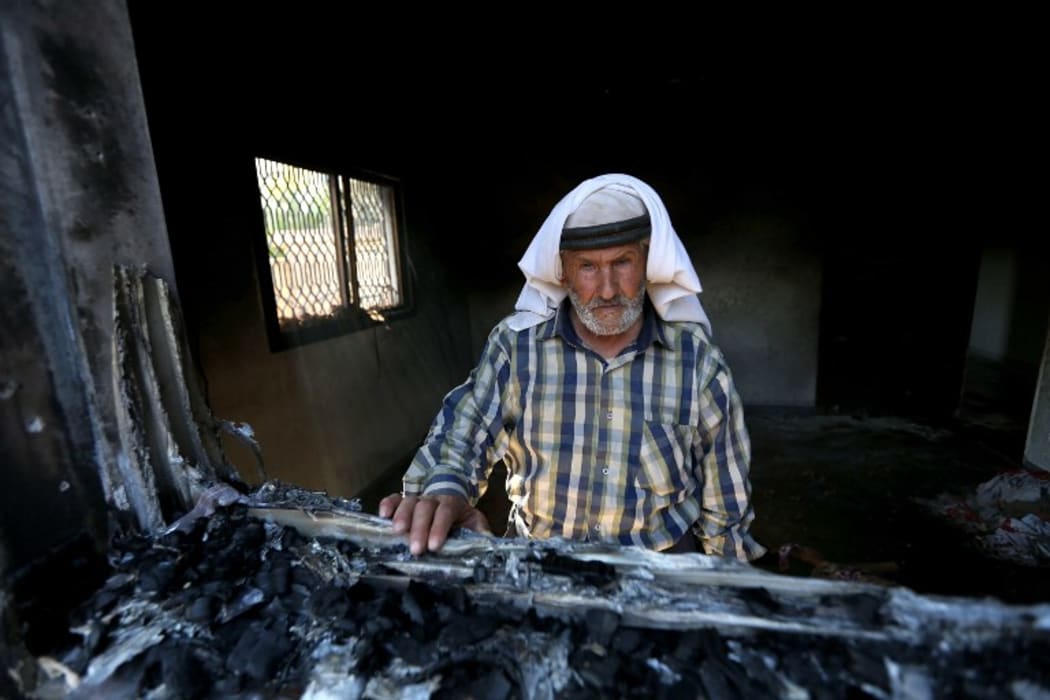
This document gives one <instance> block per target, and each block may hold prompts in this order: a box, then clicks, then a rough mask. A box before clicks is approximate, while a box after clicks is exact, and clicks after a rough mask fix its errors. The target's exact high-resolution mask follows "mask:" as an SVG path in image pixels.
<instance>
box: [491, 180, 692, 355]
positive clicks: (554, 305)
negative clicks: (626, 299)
mask: <svg viewBox="0 0 1050 700" xmlns="http://www.w3.org/2000/svg"><path fill="white" fill-rule="evenodd" d="M605 187H609V188H613V189H616V190H620V191H623V192H630V193H633V194H635V195H637V196H638V197H639V198H641V200H642V202H643V203H644V204H645V208H646V209H648V210H649V219H650V221H651V223H652V227H653V230H652V234H651V236H650V239H649V262H648V265H647V266H646V292H647V294H648V296H649V299H650V300H651V301H652V303H653V307H654V308H655V309H656V313H657V314H659V315H660V318H662V319H664V320H665V321H693V322H696V323H699V324H701V325H703V327H704V330H706V331H707V334H708V335H711V322H710V321H709V320H708V318H707V314H706V313H704V307H703V306H701V305H700V299H699V297H697V294H699V293H700V290H701V289H702V288H701V286H700V278H699V277H697V274H696V270H694V269H693V263H692V261H691V260H690V259H689V254H688V253H687V252H686V250H685V246H683V245H682V241H681V240H680V239H679V238H678V234H677V233H675V230H674V228H673V227H672V226H671V218H670V216H668V214H667V208H666V207H665V206H664V203H663V201H662V200H661V199H660V196H659V195H658V194H656V192H655V191H654V190H653V188H652V187H650V186H649V185H647V184H645V183H644V182H642V181H641V180H639V179H638V178H635V177H631V176H630V175H622V174H618V173H612V174H608V175H599V176H598V177H594V178H591V179H590V180H584V181H583V182H581V183H580V184H579V185H577V186H576V189H574V190H573V191H572V192H569V194H567V195H565V197H563V198H562V200H561V201H560V202H558V203H557V204H556V205H555V206H554V209H552V210H551V213H550V215H549V216H547V220H546V221H544V222H543V225H542V226H540V230H539V231H538V232H537V233H536V236H535V237H534V238H533V239H532V243H530V244H529V247H528V249H526V251H525V255H524V256H522V258H521V260H519V261H518V267H519V268H520V269H521V271H522V272H523V273H524V274H525V286H524V287H523V288H522V290H521V294H519V295H518V301H517V302H516V303H515V304H514V309H515V311H516V312H517V313H515V314H513V315H512V316H511V317H510V319H509V320H508V324H509V325H510V327H511V328H512V329H513V330H516V331H521V330H525V329H526V328H531V327H532V326H536V325H539V324H540V323H543V322H544V321H546V320H547V319H549V318H551V317H552V316H554V313H555V311H557V309H558V305H559V304H561V302H562V300H564V299H565V297H566V296H567V295H568V291H567V290H566V289H565V287H563V286H562V285H561V284H560V283H559V281H558V280H559V278H560V277H561V256H560V255H559V252H560V247H561V231H562V228H564V226H565V220H566V219H567V218H568V217H569V215H570V214H572V213H573V212H574V211H576V209H577V208H579V206H580V204H582V203H583V200H584V199H586V198H587V197H588V196H589V195H591V194H593V193H594V192H597V191H598V190H600V189H603V188H605Z"/></svg>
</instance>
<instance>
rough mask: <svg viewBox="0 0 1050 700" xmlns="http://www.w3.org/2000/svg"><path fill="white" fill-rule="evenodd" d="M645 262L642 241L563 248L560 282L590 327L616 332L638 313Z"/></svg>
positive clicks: (642, 298) (599, 332) (595, 330)
mask: <svg viewBox="0 0 1050 700" xmlns="http://www.w3.org/2000/svg"><path fill="white" fill-rule="evenodd" d="M645 264H646V249H645V247H644V246H643V245H642V244H641V243H630V244H627V245H622V246H614V247H611V248H595V249H594V250H563V251H562V253H561V265H562V284H563V285H564V286H565V288H566V289H568V291H569V299H570V300H571V301H572V305H573V308H575V309H576V313H577V314H578V315H579V317H580V320H581V321H582V322H583V325H584V326H586V327H587V329H588V330H589V331H591V332H592V333H595V334H596V335H617V334H619V333H623V332H624V331H626V330H627V329H628V328H630V327H631V326H632V325H634V323H635V321H637V320H638V319H639V318H640V317H641V315H642V307H643V304H644V302H645Z"/></svg>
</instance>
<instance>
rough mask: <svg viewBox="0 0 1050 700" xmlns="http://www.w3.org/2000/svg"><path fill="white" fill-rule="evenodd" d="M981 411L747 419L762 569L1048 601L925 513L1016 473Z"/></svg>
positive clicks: (1021, 571) (495, 508) (1003, 421)
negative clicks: (929, 416) (944, 498)
mask: <svg viewBox="0 0 1050 700" xmlns="http://www.w3.org/2000/svg"><path fill="white" fill-rule="evenodd" d="M985 408H986V407H982V406H980V405H978V404H974V405H972V406H970V407H969V409H968V410H966V411H961V412H960V413H959V415H958V416H957V417H956V418H954V419H952V420H950V421H942V422H939V423H932V422H926V421H917V420H911V419H906V418H900V417H875V416H847V415H842V416H832V415H812V414H806V415H800V414H789V413H769V412H760V411H753V412H751V413H750V414H749V416H748V419H747V423H748V428H749V432H750V434H751V442H752V452H753V455H752V471H751V481H752V488H753V503H754V507H755V512H756V519H755V522H754V525H753V527H752V532H753V534H754V535H755V537H756V539H758V541H759V542H761V543H762V544H764V545H765V546H766V547H767V548H769V549H770V550H771V555H770V556H769V557H767V558H766V560H764V561H763V563H762V566H763V567H764V568H769V569H771V570H778V571H784V572H786V573H791V574H795V575H803V576H821V577H831V578H836V577H837V578H860V579H863V580H870V581H874V582H881V583H886V584H889V585H903V586H907V587H909V588H911V589H913V590H916V591H918V592H921V593H927V594H939V595H948V596H976V597H985V596H992V597H995V598H998V599H1000V600H1003V601H1004V602H1015V603H1032V602H1044V601H1046V600H1048V599H1050V594H1047V592H1046V591H1047V590H1050V589H1048V587H1047V584H1048V583H1050V569H1046V568H1038V567H1029V566H1020V565H1014V564H1010V563H1006V562H1003V561H1000V560H997V559H993V558H990V557H988V556H987V555H986V554H985V553H983V552H982V551H981V550H980V549H979V548H977V547H975V546H973V540H972V536H970V535H967V534H966V533H964V532H962V531H961V530H959V529H958V528H956V527H955V526H953V525H952V524H951V523H949V522H947V521H946V520H944V519H943V518H941V517H939V516H938V515H936V514H935V513H933V512H932V511H931V510H930V509H929V508H928V507H927V506H926V505H924V503H923V499H931V498H934V497H937V496H939V495H941V494H955V495H959V496H964V495H965V494H967V493H971V492H972V491H973V489H974V488H975V487H976V486H977V485H978V484H980V483H982V482H984V481H986V480H988V479H990V478H992V477H994V476H995V475H997V474H1000V473H1002V472H1004V471H1009V470H1013V469H1018V468H1020V467H1021V456H1022V454H1023V445H1024V437H1025V434H1024V425H1023V421H1020V420H1017V419H1015V418H1011V417H1010V416H1007V415H1003V414H997V413H995V412H994V411H989V410H985ZM501 483H502V478H501V477H500V476H498V475H494V476H493V479H492V481H491V482H490V484H491V487H490V491H489V493H488V494H486V496H485V497H484V498H483V499H482V502H481V503H480V504H479V507H481V508H482V510H484V511H485V512H486V513H487V514H488V515H489V518H490V521H491V522H492V523H493V526H494V529H496V531H497V532H500V531H502V530H501V529H499V528H501V527H502V526H503V524H504V523H505V518H506V515H505V513H506V503H505V499H506V497H505V495H504V494H503V493H502V488H501ZM399 488H400V484H399V482H398V480H397V477H396V476H394V477H393V478H392V479H390V480H388V482H384V483H382V484H377V485H376V486H375V487H374V488H373V489H370V491H369V493H366V494H362V503H363V506H364V507H365V509H366V510H372V509H374V508H375V504H376V503H377V502H378V494H381V493H390V492H392V491H396V490H398V489H399ZM372 512H374V510H372ZM781 554H782V555H783V556H780V555H781ZM782 567H783V568H782Z"/></svg>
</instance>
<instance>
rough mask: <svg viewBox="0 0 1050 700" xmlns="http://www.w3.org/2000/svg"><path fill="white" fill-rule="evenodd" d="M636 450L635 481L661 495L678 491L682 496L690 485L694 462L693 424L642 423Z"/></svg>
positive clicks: (667, 495) (662, 496) (663, 496)
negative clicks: (640, 438)
mask: <svg viewBox="0 0 1050 700" xmlns="http://www.w3.org/2000/svg"><path fill="white" fill-rule="evenodd" d="M642 425H643V430H642V444H641V449H640V450H639V453H638V460H639V465H638V471H637V481H638V485H639V486H640V487H641V488H643V489H645V490H646V491H648V492H650V493H652V494H653V495H654V496H657V497H659V498H661V499H668V498H670V497H671V495H672V494H675V493H678V494H679V498H678V499H675V500H681V498H682V497H684V495H685V492H686V491H691V490H693V489H691V488H690V486H691V481H692V478H693V475H692V466H693V450H692V445H693V426H691V425H679V424H677V423H658V422H655V421H644V422H643V423H642Z"/></svg>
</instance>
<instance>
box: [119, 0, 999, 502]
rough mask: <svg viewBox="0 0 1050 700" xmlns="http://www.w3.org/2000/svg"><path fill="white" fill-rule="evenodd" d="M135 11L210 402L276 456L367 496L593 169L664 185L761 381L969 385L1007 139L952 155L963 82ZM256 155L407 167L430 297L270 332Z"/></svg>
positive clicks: (508, 303) (829, 386) (821, 400)
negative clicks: (318, 330)
mask: <svg viewBox="0 0 1050 700" xmlns="http://www.w3.org/2000/svg"><path fill="white" fill-rule="evenodd" d="M144 8H145V5H144V4H143V5H141V6H140V5H139V3H132V5H131V10H132V20H133V27H134V30H135V36H136V41H137V46H138V53H139V59H140V63H141V65H142V72H143V76H144V77H143V81H144V91H145V94H146V99H147V108H148V113H149V120H150V127H151V133H152V136H153V140H154V146H155V149H156V153H157V161H158V169H159V175H160V182H161V188H162V192H163V195H164V201H165V209H166V214H167V218H168V224H169V228H170V230H171V238H172V248H173V251H174V254H175V259H176V274H177V276H178V279H179V284H180V289H181V290H182V294H183V297H184V299H185V303H186V305H187V317H188V319H189V322H190V324H191V330H192V332H193V334H194V336H195V337H196V338H197V342H198V344H199V357H200V359H201V361H202V364H203V369H204V371H205V373H206V375H207V377H208V382H209V390H210V394H209V395H210V399H211V402H212V405H213V407H214V408H215V410H216V412H217V413H219V414H220V415H222V416H223V417H224V418H228V419H233V420H242V421H247V422H249V423H251V424H252V425H253V426H254V428H255V430H256V434H257V436H258V437H259V439H260V441H261V443H262V447H263V451H264V453H265V454H266V455H267V458H268V461H269V463H270V466H271V469H272V471H273V472H274V475H276V476H280V477H282V478H286V479H290V480H295V481H297V482H298V483H301V484H303V485H306V486H316V487H323V488H327V489H329V490H330V491H332V492H334V493H338V494H340V495H352V494H353V493H354V492H356V491H357V490H359V489H360V488H362V487H363V486H365V485H366V484H367V483H368V482H369V481H370V480H372V479H373V478H375V477H376V476H377V475H378V474H380V473H381V472H383V471H386V470H389V469H392V468H395V467H397V466H399V465H401V464H403V461H404V459H406V458H407V457H408V456H409V455H410V454H411V452H412V450H413V448H414V447H415V446H416V444H417V443H418V440H419V439H420V438H421V437H422V435H423V433H424V432H425V430H426V428H427V425H428V424H429V421H430V419H431V418H432V416H433V415H434V413H435V411H436V409H437V407H438V402H439V401H440V398H441V396H442V395H443V393H444V392H445V391H447V390H448V389H449V388H451V387H452V386H454V385H455V384H457V383H458V382H460V381H462V379H463V378H465V376H466V373H467V371H468V370H469V368H470V366H471V364H472V363H473V362H474V361H475V359H476V358H477V354H478V351H479V350H480V344H481V342H482V340H483V338H484V337H485V334H486V333H487V332H488V330H489V328H490V327H491V326H492V324H494V323H495V322H496V321H497V320H498V319H499V318H500V317H501V316H502V315H503V314H505V313H507V312H509V311H510V310H511V308H512V304H513V300H514V297H515V295H516V294H517V291H518V289H519V288H520V284H521V281H522V280H521V276H520V274H519V272H518V271H517V269H516V261H517V260H518V258H519V257H520V255H521V253H522V252H523V251H524V249H525V247H526V245H527V244H528V242H529V240H530V238H531V236H532V235H533V234H534V232H535V231H536V229H537V228H538V226H539V225H540V223H541V222H542V220H543V218H544V217H545V216H546V214H547V212H548V211H549V209H550V208H551V206H553V205H554V204H555V203H556V202H557V201H558V199H559V198H560V197H561V196H562V195H564V194H565V193H566V192H567V191H568V190H569V189H571V188H572V187H573V186H574V185H575V184H577V183H578V182H579V181H581V180H582V179H584V178H587V177H591V176H593V175H597V174H600V173H603V172H627V173H630V174H633V175H636V176H638V177H640V178H642V179H644V180H646V181H648V182H650V184H652V185H653V186H654V187H655V188H656V189H657V191H658V192H660V194H661V195H662V196H663V197H664V199H665V202H666V204H667V206H668V208H669V210H670V212H671V216H672V220H673V222H674V223H675V226H676V228H677V230H678V232H679V233H680V235H681V236H682V238H683V240H684V242H685V244H686V246H687V248H688V249H689V250H690V252H691V253H692V254H693V256H694V259H695V261H696V265H697V268H698V271H699V273H700V276H701V279H702V281H703V283H704V285H705V291H704V294H703V295H702V300H703V301H704V303H705V305H706V306H707V308H708V311H709V313H710V315H711V317H712V320H713V322H714V327H715V338H716V341H717V342H718V343H719V344H720V345H721V346H722V348H723V349H724V351H725V352H726V354H727V356H728V358H729V361H730V363H731V365H732V367H733V369H734V372H735V374H736V375H737V379H738V382H739V385H740V390H741V393H742V395H743V397H744V400H745V402H746V403H748V404H750V405H752V406H758V405H764V406H776V407H784V406H788V407H796V408H798V407H802V408H807V409H815V410H825V409H827V410H860V411H871V412H882V413H909V414H936V415H946V414H948V413H950V412H951V411H952V410H953V409H954V407H955V405H956V404H957V401H958V395H959V389H960V386H961V382H962V376H963V363H964V360H965V353H966V345H967V340H968V331H969V327H970V321H971V315H972V309H973V299H974V292H975V288H976V281H977V270H978V264H979V251H980V248H981V245H982V244H983V243H982V241H983V239H984V238H985V237H986V236H987V235H992V236H994V235H995V232H994V231H992V232H990V233H989V232H988V231H986V230H985V231H982V230H980V226H979V225H978V224H977V223H976V222H977V217H974V216H969V217H962V216H960V215H959V212H958V210H957V201H958V197H965V196H967V193H969V194H972V193H974V192H980V191H981V190H980V188H981V187H982V182H983V177H982V176H981V173H982V172H983V171H984V168H986V167H987V165H988V161H989V159H990V158H991V156H989V155H988V154H981V153H978V154H976V155H977V157H971V158H970V159H969V160H966V161H963V160H962V159H961V158H960V157H958V154H957V153H955V152H954V150H953V148H954V146H953V144H954V143H955V142H954V139H955V137H956V136H958V134H959V133H960V132H961V131H962V130H964V129H965V128H966V124H965V123H963V122H962V121H961V120H960V119H958V118H955V119H950V120H947V119H945V117H946V116H947V115H949V114H953V113H954V110H955V108H956V106H957V103H958V101H959V100H960V99H962V92H961V90H960V85H959V84H958V83H957V82H955V81H957V80H958V78H952V77H951V76H947V78H946V79H945V80H944V81H943V84H942V85H941V88H940V89H939V90H938V91H937V92H936V93H933V92H930V91H927V90H925V89H924V88H923V82H922V80H921V79H920V78H921V77H922V75H921V71H919V72H916V71H915V70H914V67H912V68H909V69H908V70H905V66H903V65H890V64H887V63H885V62H880V61H873V60H867V59H864V58H863V57H860V56H858V57H852V58H850V59H849V60H844V61H842V62H837V63H836V62H831V63H829V62H822V61H810V60H807V59H802V58H792V57H790V56H782V57H780V59H778V60H777V61H769V60H764V59H760V58H759V57H757V55H756V58H755V59H754V60H746V59H743V58H741V56H740V55H736V56H734V57H733V58H732V60H730V59H728V58H726V57H721V58H717V57H716V58H714V59H713V60H712V58H711V57H710V56H704V55H700V54H698V53H690V52H684V51H677V52H674V53H675V54H676V55H671V54H670V53H667V54H665V53H663V52H661V51H659V50H654V51H652V52H642V53H643V54H645V56H646V58H645V59H640V60H638V61H633V62H629V63H624V64H617V65H615V66H613V65H611V64H609V63H608V62H599V63H596V62H595V61H594V52H593V49H594V46H591V45H589V44H588V43H587V42H586V41H584V40H579V41H576V42H575V43H573V44H571V46H573V47H575V48H573V49H572V50H571V51H569V50H566V51H559V52H557V55H548V56H545V57H538V56H537V54H536V52H535V51H534V50H533V51H526V52H524V53H521V52H520V51H519V49H521V48H523V47H517V46H515V45H514V42H512V41H509V40H507V39H506V37H503V38H502V39H501V40H500V41H499V42H496V41H489V40H486V39H485V38H484V37H477V36H475V37H474V38H473V40H472V41H471V42H452V41H447V38H448V37H447V36H445V37H444V38H445V39H446V40H444V41H442V42H441V43H440V44H438V43H436V42H435V41H433V40H431V41H430V42H427V41H416V43H415V44H414V46H415V47H416V51H415V52H414V54H413V55H414V56H415V57H416V58H413V59H412V60H406V61H403V62H401V63H400V64H398V66H397V67H396V68H395V66H394V64H393V62H389V61H387V60H385V58H384V56H385V55H386V52H387V51H388V50H389V49H390V48H391V47H394V46H397V45H400V43H403V42H404V41H406V40H407V39H406V38H405V37H401V36H394V35H392V34H390V33H389V32H387V31H385V30H383V31H380V30H378V29H377V30H376V32H375V34H374V36H371V37H370V38H369V37H363V36H361V35H355V37H356V40H355V43H354V45H353V46H352V47H349V46H348V45H347V44H346V42H344V41H336V40H335V39H336V38H338V36H340V32H341V31H342V30H341V29H340V28H339V27H325V26H323V25H324V24H325V23H323V22H322V23H318V22H317V21H316V20H317V18H312V19H311V20H310V21H309V22H308V24H309V28H310V31H309V32H303V33H298V32H297V29H300V28H301V26H300V25H305V24H307V21H306V18H296V17H294V16H293V17H286V18H283V19H282V22H275V21H270V20H266V19H259V18H254V19H251V20H249V19H246V18H243V17H238V18H235V19H226V20H216V21H210V22H209V23H208V24H206V25H202V24H200V23H199V22H195V21H189V20H182V21H180V20H179V18H178V17H177V16H175V14H174V13H171V14H170V15H169V16H158V14H157V13H156V12H155V11H154V12H153V13H152V14H151V13H150V12H148V11H147V10H146V9H144ZM278 45H279V48H280V50H279V51H278V50H269V49H274V48H275V47H277V46H278ZM565 46H568V44H567V45H565ZM186 47H191V48H190V49H189V50H187V49H186ZM173 56H177V57H178V60H176V61H172V60H170V59H171V57H173ZM421 56H425V59H424V58H419V57H421ZM525 57H528V60H524V58H525ZM654 57H655V58H654ZM891 78H892V79H891ZM904 106H907V107H908V110H907V113H906V114H905V111H904V109H903V108H904ZM260 153H270V154H273V155H274V156H275V157H276V156H277V155H278V154H285V155H286V156H287V157H288V158H295V157H298V156H301V157H303V158H308V159H311V160H313V161H315V162H322V161H323V162H326V163H328V164H331V166H332V167H365V168H371V169H374V170H378V171H380V172H384V173H387V174H390V175H393V176H396V177H399V178H401V179H402V181H403V183H404V188H405V195H406V203H407V207H408V209H407V226H408V234H409V253H410V256H411V259H412V266H413V271H414V273H413V278H414V283H415V285H416V300H417V309H416V313H415V315H414V316H412V317H410V318H408V319H405V320H399V321H394V322H392V323H391V324H390V327H389V328H382V329H376V330H371V331H366V332H363V333H358V334H354V335H350V336H345V337H341V338H337V339H333V340H329V341H324V342H321V343H317V344H314V345H310V346H305V347H302V348H299V349H295V350H290V351H285V352H282V353H277V354H273V353H271V352H270V350H269V348H268V347H267V342H266V338H265V333H264V326H263V320H262V318H261V306H260V302H259V289H258V281H257V279H256V278H255V274H254V268H253V262H252V258H251V251H250V241H251V239H252V237H254V236H256V235H258V233H257V228H258V219H257V217H256V215H255V214H254V213H253V212H252V211H251V208H252V206H254V205H253V203H252V202H251V201H250V200H251V196H250V193H249V192H248V190H250V187H251V178H252V177H253V173H252V171H251V168H250V159H251V157H252V156H253V155H258V154H260ZM971 155H972V154H971ZM964 180H965V181H967V183H968V184H967V187H966V188H963V189H955V186H956V185H958V184H959V183H960V182H962V181H964ZM971 201H973V200H972V198H971ZM971 213H972V212H971Z"/></svg>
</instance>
